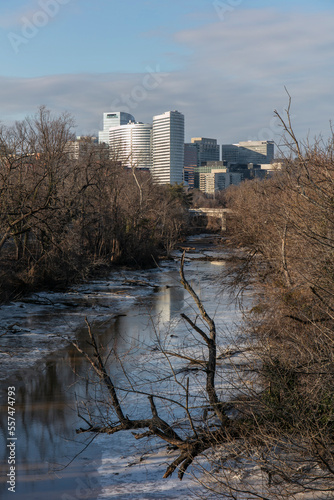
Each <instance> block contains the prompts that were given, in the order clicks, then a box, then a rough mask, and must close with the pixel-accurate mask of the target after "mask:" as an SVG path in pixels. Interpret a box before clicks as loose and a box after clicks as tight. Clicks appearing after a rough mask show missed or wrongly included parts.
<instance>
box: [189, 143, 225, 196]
mask: <svg viewBox="0 0 334 500" xmlns="http://www.w3.org/2000/svg"><path fill="white" fill-rule="evenodd" d="M191 143H192V144H194V145H195V146H196V148H197V169H196V168H195V171H194V187H195V188H199V172H200V170H198V169H199V168H200V167H201V166H202V165H203V164H206V163H207V162H209V161H219V145H218V144H217V139H209V138H207V137H192V139H191Z"/></svg>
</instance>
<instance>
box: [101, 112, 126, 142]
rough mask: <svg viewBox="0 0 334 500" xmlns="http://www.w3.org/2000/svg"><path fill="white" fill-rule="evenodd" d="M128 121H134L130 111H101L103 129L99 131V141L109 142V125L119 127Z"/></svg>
mask: <svg viewBox="0 0 334 500" xmlns="http://www.w3.org/2000/svg"><path fill="white" fill-rule="evenodd" d="M129 122H135V118H134V117H133V116H132V115H130V113H125V112H124V111H110V112H108V113H103V130H100V131H99V143H100V144H101V143H105V144H109V129H110V127H119V126H120V125H126V124H127V123H129Z"/></svg>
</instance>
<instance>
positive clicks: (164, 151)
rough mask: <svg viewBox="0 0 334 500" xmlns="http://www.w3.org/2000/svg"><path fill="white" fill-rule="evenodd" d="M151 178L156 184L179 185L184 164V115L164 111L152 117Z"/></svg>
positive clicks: (181, 180)
mask: <svg viewBox="0 0 334 500" xmlns="http://www.w3.org/2000/svg"><path fill="white" fill-rule="evenodd" d="M152 150H153V166H152V177H153V180H154V182H156V183H158V184H175V183H177V184H181V183H182V182H183V163H184V115H183V114H182V113H179V111H166V113H163V114H162V115H157V116H154V117H153V131H152Z"/></svg>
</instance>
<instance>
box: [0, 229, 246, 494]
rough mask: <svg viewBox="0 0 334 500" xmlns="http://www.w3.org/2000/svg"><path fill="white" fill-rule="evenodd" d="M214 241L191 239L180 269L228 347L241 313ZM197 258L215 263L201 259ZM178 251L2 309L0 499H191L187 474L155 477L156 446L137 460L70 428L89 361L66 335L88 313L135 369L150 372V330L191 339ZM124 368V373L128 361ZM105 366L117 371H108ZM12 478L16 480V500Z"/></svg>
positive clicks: (126, 447)
mask: <svg viewBox="0 0 334 500" xmlns="http://www.w3.org/2000/svg"><path fill="white" fill-rule="evenodd" d="M216 241H217V240H215V238H212V237H210V238H206V239H205V238H204V239H203V238H202V237H201V238H196V237H194V238H193V239H192V240H189V241H188V242H187V245H188V246H189V247H191V249H190V252H188V253H187V261H186V265H185V272H186V276H187V277H188V279H189V281H190V282H191V283H192V285H193V287H194V288H195V289H196V291H197V293H198V294H199V295H200V297H201V298H202V300H203V301H204V303H205V306H206V307H207V309H208V312H209V313H210V314H211V315H213V316H214V317H215V321H216V324H217V326H218V330H219V332H220V336H221V344H222V347H224V346H225V347H227V346H229V345H231V342H232V340H231V339H232V338H233V332H234V331H235V324H236V323H237V322H238V321H240V318H241V314H240V311H239V310H238V308H236V306H235V304H234V303H233V302H232V301H231V299H230V298H229V297H227V296H224V295H222V294H221V293H218V291H219V289H220V288H221V278H220V274H221V273H220V271H221V270H222V268H223V267H224V266H225V265H226V260H224V259H225V258H228V257H229V253H228V251H226V250H225V249H224V248H223V247H221V246H217V245H216ZM203 255H204V256H209V257H211V259H212V258H213V259H215V260H210V261H208V260H200V258H201V257H203ZM178 257H179V255H178V254H177V253H176V255H175V260H174V261H168V262H165V263H163V264H162V265H161V266H160V268H156V269H153V270H147V271H128V270H119V271H115V272H113V273H112V274H111V275H110V276H108V277H107V278H106V279H103V280H98V281H93V282H91V283H89V284H86V285H84V286H80V287H77V288H73V289H71V290H70V291H69V292H68V293H40V294H36V295H34V296H31V297H29V298H26V299H25V300H23V301H21V302H16V303H13V304H9V305H8V306H4V307H2V308H1V310H0V319H1V333H4V334H5V335H3V336H2V337H1V345H0V348H1V350H2V351H4V352H3V353H2V354H0V359H1V365H0V380H1V393H0V397H1V415H0V417H1V420H0V445H1V447H0V454H1V467H0V474H1V477H0V498H2V499H7V498H16V499H18V500H21V499H22V500H23V499H24V500H39V499H41V500H42V499H43V500H45V499H47V500H78V499H81V500H82V499H86V500H97V499H100V498H101V499H102V498H117V499H124V500H128V499H129V498H138V499H139V498H140V499H146V498H147V499H149V498H150V499H151V498H156V499H162V498H178V499H182V498H183V499H186V498H191V496H192V495H191V494H190V492H189V488H191V486H192V483H191V478H189V479H188V478H186V480H184V481H183V482H182V485H181V483H180V482H179V481H178V480H177V479H175V478H172V479H171V480H168V481H166V480H160V478H161V477H162V475H163V473H164V470H165V464H164V459H163V458H162V457H161V456H160V455H159V453H160V452H159V450H161V448H159V447H157V449H156V450H155V453H152V450H150V452H148V453H147V455H146V458H145V459H143V457H141V459H140V460H137V459H138V453H139V451H138V452H137V447H138V443H137V442H135V443H134V442H133V441H134V440H133V439H132V440H131V439H130V437H129V436H124V434H119V435H115V436H112V437H108V436H99V437H98V438H97V439H95V440H93V441H92V442H90V441H91V440H92V436H91V435H89V436H88V435H86V434H80V435H77V434H76V432H75V430H76V429H77V428H79V427H80V426H82V424H83V422H82V421H81V419H80V418H79V417H78V415H77V410H76V402H77V401H78V400H83V399H85V398H87V397H89V394H91V386H90V385H89V384H88V383H87V377H86V375H87V373H88V371H89V367H88V364H87V362H86V361H85V360H84V359H83V358H82V356H81V355H80V354H78V353H77V351H76V350H75V349H74V347H73V346H71V345H70V344H69V342H68V341H67V340H66V339H67V338H69V339H72V340H76V341H77V342H79V343H81V344H82V345H84V344H83V343H84V342H85V340H86V339H87V327H86V324H85V317H87V318H88V321H89V323H90V324H91V326H92V328H93V330H94V332H95V333H96V334H97V335H98V337H99V339H100V341H101V342H102V343H103V344H108V343H109V344H110V342H112V343H113V345H114V346H115V345H116V346H117V350H118V353H121V354H122V353H124V352H127V351H130V349H133V351H131V352H132V355H131V357H130V359H131V360H132V363H135V365H136V366H135V368H134V372H135V371H136V370H137V371H138V366H139V365H140V366H141V369H142V365H143V363H144V364H145V366H146V367H149V366H152V370H156V368H157V367H158V366H159V362H158V358H156V360H155V361H154V359H155V358H154V356H155V354H154V353H155V351H156V349H155V347H156V343H157V338H158V336H159V335H163V336H164V338H166V339H167V340H168V349H174V350H175V349H176V348H177V347H178V345H179V344H180V343H184V342H185V339H189V331H188V329H187V327H186V325H185V324H184V323H183V322H181V321H180V313H181V312H183V313H186V314H188V315H189V316H191V315H193V316H194V314H195V313H194V308H193V304H192V302H191V299H190V298H189V296H188V294H187V293H186V292H185V291H184V289H183V288H182V286H181V285H180V283H179V274H178V268H179V259H178ZM187 341H188V340H187ZM139 345H141V346H143V345H144V346H145V349H144V351H143V347H141V348H140V349H138V346H139ZM133 360H135V361H133ZM150 363H153V364H152V365H150ZM182 363H183V364H184V361H183V360H181V361H179V366H181V365H182ZM126 368H127V369H128V370H131V365H127V366H126ZM111 370H112V372H113V371H114V373H113V376H116V377H117V376H118V373H117V370H116V368H115V369H114V370H113V366H111ZM148 372H149V370H148ZM8 388H10V391H11V392H10V398H9V399H8ZM8 403H9V404H8ZM13 410H15V412H14V411H13ZM8 417H10V419H9V422H10V427H8ZM14 424H15V430H14ZM10 431H11V432H12V434H11V435H10ZM88 445H89V446H88ZM140 453H143V450H141V451H140ZM161 453H163V452H161ZM136 460H137V462H136ZM145 460H146V462H145ZM140 462H142V463H140ZM11 464H15V465H12V467H15V470H14V469H10V465H11ZM139 464H140V467H139ZM14 472H15V477H14ZM10 474H12V476H10ZM10 480H12V481H14V483H15V496H14V497H13V496H12V495H13V493H12V491H10V490H9V488H10V487H11V484H12V483H10V482H8V481H10ZM14 483H13V484H14Z"/></svg>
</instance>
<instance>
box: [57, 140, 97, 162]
mask: <svg viewBox="0 0 334 500" xmlns="http://www.w3.org/2000/svg"><path fill="white" fill-rule="evenodd" d="M97 143H98V139H97V137H91V136H78V137H77V138H76V140H75V141H68V142H67V143H66V146H65V152H66V153H67V154H68V155H69V157H70V159H71V160H78V159H79V158H80V157H81V156H83V155H84V154H86V153H87V152H88V151H89V150H90V149H91V148H92V147H94V146H96V145H97Z"/></svg>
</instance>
